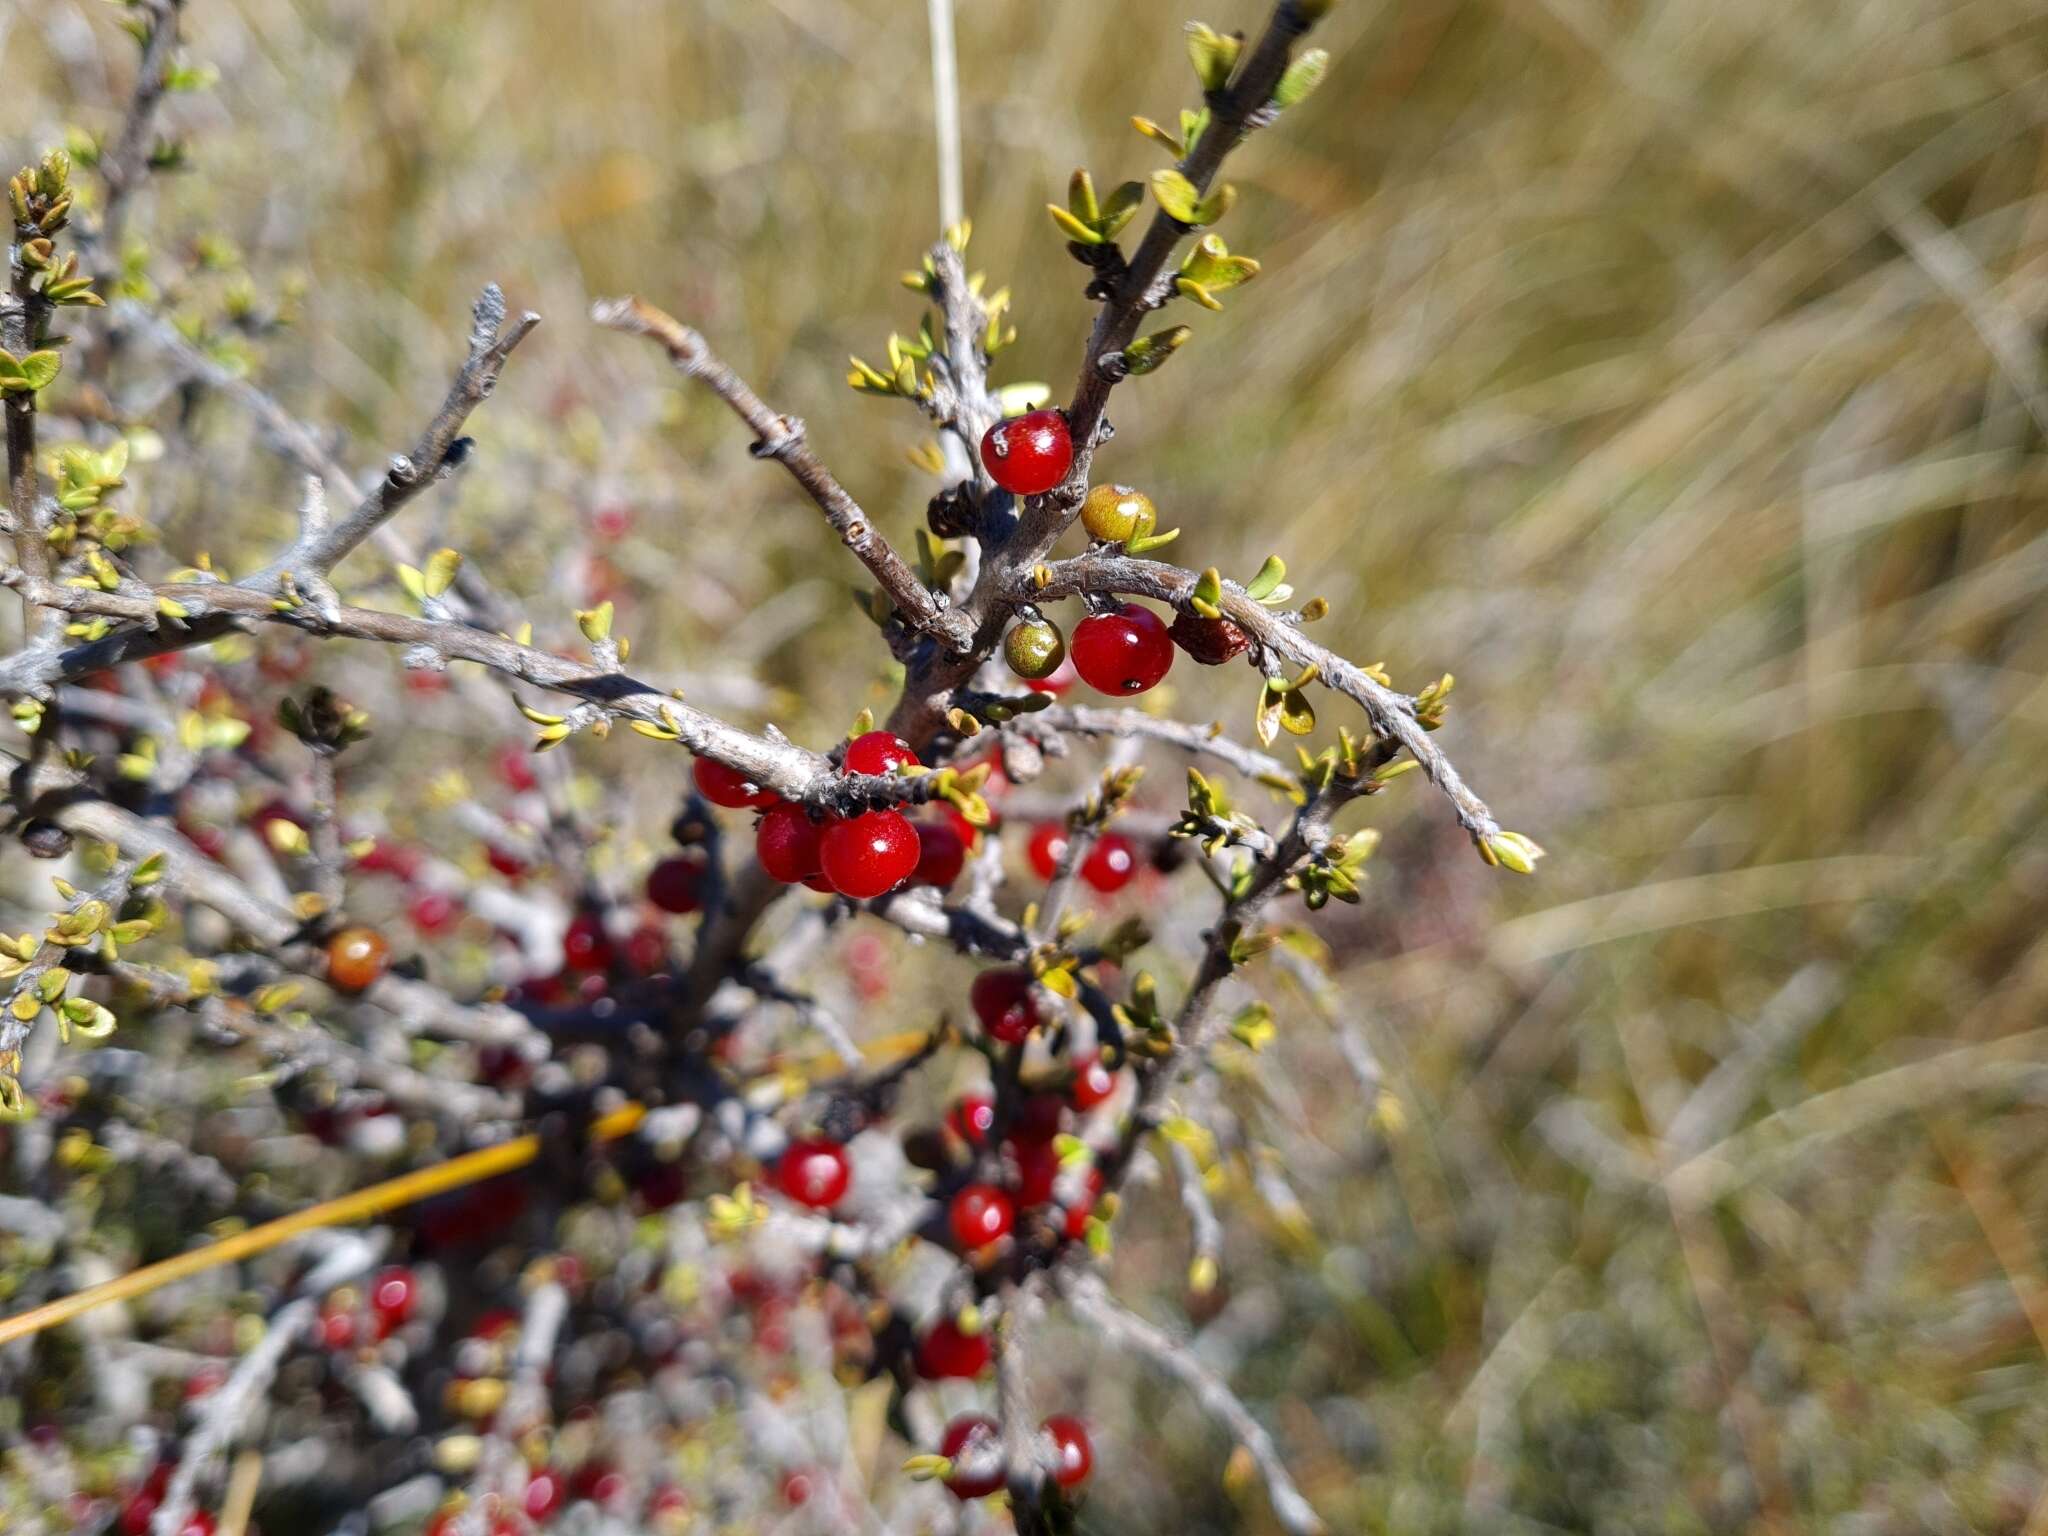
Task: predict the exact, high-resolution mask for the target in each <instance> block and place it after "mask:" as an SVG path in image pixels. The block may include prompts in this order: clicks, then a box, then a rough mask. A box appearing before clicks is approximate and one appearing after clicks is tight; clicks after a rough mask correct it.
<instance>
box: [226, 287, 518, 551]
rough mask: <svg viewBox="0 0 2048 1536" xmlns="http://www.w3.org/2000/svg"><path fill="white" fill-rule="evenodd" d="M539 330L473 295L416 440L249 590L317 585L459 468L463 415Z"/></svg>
mask: <svg viewBox="0 0 2048 1536" xmlns="http://www.w3.org/2000/svg"><path fill="white" fill-rule="evenodd" d="M539 324H540V316H539V315H537V314H535V313H533V311H531V310H527V311H526V312H524V313H523V314H521V315H520V316H519V317H518V318H517V319H512V320H508V319H507V316H506V311H505V295H504V294H503V293H501V292H499V290H498V285H497V284H496V283H492V284H490V285H489V286H487V287H486V288H485V289H484V291H483V292H482V293H481V294H480V295H479V296H478V297H477V301H476V305H475V307H474V308H473V309H472V311H471V325H470V332H469V355H468V356H467V357H466V358H464V359H463V363H462V366H461V368H459V369H458V370H457V371H456V374H455V382H454V383H453V384H452V385H450V386H449V389H448V395H447V398H446V399H444V400H443V401H442V402H441V408H440V410H438V411H436V412H435V413H434V418H433V420H432V421H430V422H428V423H427V428H426V431H424V432H423V433H421V434H420V440H419V442H418V443H417V444H416V445H415V446H414V448H413V451H412V452H411V453H410V454H409V455H401V456H400V457H398V458H396V459H393V460H392V461H391V467H390V469H389V470H388V471H387V472H386V473H385V476H384V478H383V479H382V480H380V481H379V482H378V483H377V488H376V489H375V490H373V491H371V492H370V494H369V495H367V496H365V497H364V498H363V499H362V501H361V502H360V503H359V504H358V505H357V507H356V509H355V510H354V511H353V512H351V513H349V515H348V516H347V517H345V518H343V519H342V520H341V521H340V522H339V523H336V524H334V525H332V526H331V527H326V528H321V529H317V530H312V531H309V533H308V534H306V535H304V536H302V537H301V538H300V539H299V540H298V542H296V543H295V544H294V545H293V546H292V548H291V549H290V550H288V551H287V552H286V553H285V554H284V555H282V556H281V557H279V558H278V559H276V560H273V561H272V562H271V563H270V564H269V565H268V566H266V567H265V568H264V569H263V571H262V572H261V573H259V574H258V575H257V576H256V577H255V578H253V581H254V582H255V584H257V585H267V584H272V583H275V582H277V581H278V580H279V579H280V578H281V577H283V576H284V575H285V574H286V573H290V574H291V575H293V576H295V577H297V578H298V579H299V580H300V581H301V582H308V581H313V580H319V579H324V578H325V577H326V575H327V574H328V572H330V571H332V570H333V569H334V568H335V567H336V566H337V565H339V564H340V563H341V562H342V560H344V559H345V558H346V557H347V556H348V554H349V552H350V551H351V550H353V549H355V547H356V546H357V545H359V544H361V543H362V542H363V541H364V540H365V539H367V538H369V537H370V536H371V535H372V534H373V533H375V532H376V531H377V530H378V529H379V528H381V527H383V526H384V524H385V523H387V522H388V521H390V519H391V518H392V517H393V516H395V515H396V514H397V512H398V511H399V509H400V508H402V507H403V506H405V504H406V503H407V502H409V501H411V500H412V499H413V498H414V497H416V496H418V495H419V494H420V493H421V492H422V491H424V490H425V489H426V488H427V487H428V486H430V485H432V484H433V483H434V482H435V481H437V480H439V479H441V478H442V477H443V476H444V475H447V474H449V473H451V472H452V471H453V470H455V469H457V468H458V467H460V465H461V462H462V459H463V456H464V453H465V451H466V449H465V448H464V447H463V446H462V445H461V433H462V427H463V423H465V422H466V421H468V420H469V416H470V413H471V412H472V411H474V410H475V409H476V408H477V407H478V406H479V405H481V404H482V403H483V402H484V401H485V400H487V399H489V398H490V395H491V391H492V390H494V389H496V388H497V386H498V375H499V374H500V373H502V372H503V371H504V368H505V361H506V359H507V358H509V357H510V356H511V355H512V350H513V348H515V347H517V346H518V345H519V343H520V342H522V341H524V340H525V339H526V336H527V333H528V332H530V331H531V330H532V329H533V328H534V327H535V326H536V325H539Z"/></svg>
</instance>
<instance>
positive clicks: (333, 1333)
mask: <svg viewBox="0 0 2048 1536" xmlns="http://www.w3.org/2000/svg"><path fill="white" fill-rule="evenodd" d="M355 1342H356V1315H355V1313H353V1312H351V1311H349V1309H348V1308H347V1307H330V1308H328V1309H327V1310H326V1311H325V1312H322V1313H321V1314H320V1347H321V1348H322V1349H333V1350H343V1349H350V1348H353V1347H354V1345H355Z"/></svg>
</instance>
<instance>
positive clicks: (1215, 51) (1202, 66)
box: [1187, 21, 1244, 91]
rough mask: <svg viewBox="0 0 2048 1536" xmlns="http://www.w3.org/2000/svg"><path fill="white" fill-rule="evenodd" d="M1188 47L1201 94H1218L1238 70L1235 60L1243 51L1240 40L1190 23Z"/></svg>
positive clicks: (1195, 22)
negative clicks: (1214, 92) (1199, 82)
mask: <svg viewBox="0 0 2048 1536" xmlns="http://www.w3.org/2000/svg"><path fill="white" fill-rule="evenodd" d="M1187 43H1188V59H1189V61H1190V62H1191V63H1192V64H1193V65H1194V66H1195V78H1196V79H1197V80H1200V81H1201V82H1202V89H1203V90H1204V91H1220V90H1222V89H1223V87H1225V86H1226V85H1228V84H1230V72H1231V71H1232V70H1233V69H1235V68H1236V67H1237V56H1238V54H1239V53H1240V52H1242V51H1243V48H1244V39H1243V38H1242V37H1237V36H1225V35H1224V34H1223V33H1221V32H1218V31H1216V30H1215V29H1214V28H1212V27H1209V26H1207V25H1206V24H1204V23H1202V22H1199V21H1191V22H1189V23H1188V25H1187Z"/></svg>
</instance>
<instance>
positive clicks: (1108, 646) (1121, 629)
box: [1073, 603, 1173, 695]
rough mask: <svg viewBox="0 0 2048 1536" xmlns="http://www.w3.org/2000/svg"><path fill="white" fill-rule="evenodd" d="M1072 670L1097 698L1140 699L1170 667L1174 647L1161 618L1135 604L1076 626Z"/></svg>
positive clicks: (1094, 615)
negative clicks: (1127, 696) (1099, 695)
mask: <svg viewBox="0 0 2048 1536" xmlns="http://www.w3.org/2000/svg"><path fill="white" fill-rule="evenodd" d="M1073 650H1074V670H1075V671H1076V672H1079V673H1080V674H1081V681H1082V682H1084V683H1086V684H1087V685H1088V686H1089V687H1090V688H1093V689H1094V690H1095V691H1096V692H1098V693H1110V694H1119V695H1122V694H1132V693H1143V692H1144V691H1145V690H1146V689H1148V688H1151V687H1154V686H1156V685H1157V684H1158V682H1159V680H1160V679H1161V678H1162V677H1164V676H1166V673H1167V669H1168V668H1169V667H1171V666H1172V665H1173V641H1172V639H1171V638H1170V637H1169V636H1168V634H1167V629H1166V626H1165V625H1164V624H1162V623H1161V622H1160V621H1159V615H1158V614H1156V613H1154V612H1153V611H1152V610H1151V609H1150V608H1141V607H1139V606H1138V605H1137V604H1136V603H1125V604H1124V605H1123V606H1122V607H1121V608H1119V609H1117V610H1116V611H1115V612H1114V613H1097V614H1092V615H1090V616H1089V617H1088V618H1085V619H1083V620H1082V621H1081V622H1080V623H1079V624H1076V625H1075V626H1074V646H1073Z"/></svg>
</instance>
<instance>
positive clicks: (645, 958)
mask: <svg viewBox="0 0 2048 1536" xmlns="http://www.w3.org/2000/svg"><path fill="white" fill-rule="evenodd" d="M626 968H627V969H628V970H630V971H631V972H633V974H634V975H636V976H656V975H659V974H660V973H661V972H663V971H665V970H667V969H668V936H667V935H666V934H664V933H663V932H662V931H661V928H660V925H659V924H656V923H642V924H641V925H640V926H639V927H637V928H635V929H634V930H633V931H632V932H631V933H629V934H627V935H626Z"/></svg>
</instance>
